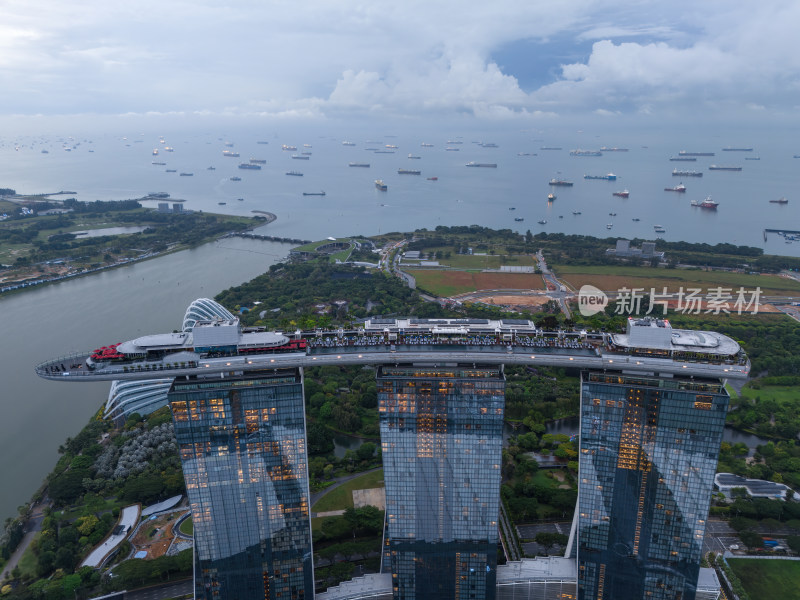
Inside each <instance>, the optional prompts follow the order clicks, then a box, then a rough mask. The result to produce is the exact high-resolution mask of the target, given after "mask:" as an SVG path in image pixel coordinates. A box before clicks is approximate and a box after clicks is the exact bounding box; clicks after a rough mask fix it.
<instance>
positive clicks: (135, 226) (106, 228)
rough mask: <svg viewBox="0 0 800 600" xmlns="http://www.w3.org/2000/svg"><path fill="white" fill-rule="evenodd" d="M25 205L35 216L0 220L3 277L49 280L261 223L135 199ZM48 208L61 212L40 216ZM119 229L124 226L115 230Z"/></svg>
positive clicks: (172, 248)
mask: <svg viewBox="0 0 800 600" xmlns="http://www.w3.org/2000/svg"><path fill="white" fill-rule="evenodd" d="M9 204H10V205H11V206H12V207H13V210H19V207H20V205H18V204H15V203H10V202H7V201H5V202H4V206H5V207H6V208H8V205H9ZM25 207H26V208H29V209H30V210H32V211H34V213H35V214H18V213H14V214H13V216H12V217H11V218H9V219H7V220H4V221H0V265H7V266H9V267H11V268H10V269H9V270H7V271H5V272H4V273H3V281H7V282H15V281H22V280H26V279H38V278H50V277H53V276H59V275H63V274H65V273H74V272H80V271H83V270H86V269H95V268H98V267H102V266H108V265H113V264H115V263H119V262H123V261H125V260H130V259H135V258H139V257H141V256H149V255H152V254H156V253H162V252H165V251H171V250H177V249H180V248H188V247H192V246H196V245H198V244H200V243H203V242H207V241H210V240H212V239H215V238H217V237H219V236H220V235H223V234H225V233H229V232H232V231H244V230H246V229H249V228H251V227H254V226H256V225H258V224H259V223H260V222H262V221H263V218H261V217H255V218H254V217H235V216H229V215H216V214H211V213H202V212H193V211H184V212H182V213H172V212H169V213H162V212H158V211H156V210H153V209H152V208H145V207H143V206H142V204H141V203H140V202H139V201H137V200H122V201H99V200H98V201H96V202H80V201H78V200H74V199H67V200H64V201H59V202H55V201H48V200H46V199H44V198H40V199H38V200H36V201H34V200H30V201H28V202H26V203H25ZM3 210H4V209H3V208H0V213H2V212H3ZM48 210H60V211H65V212H61V213H59V214H38V213H44V212H46V211H48ZM121 227H124V228H128V229H127V230H119V229H117V228H121ZM87 232H88V233H87Z"/></svg>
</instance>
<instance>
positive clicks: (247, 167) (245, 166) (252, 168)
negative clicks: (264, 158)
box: [239, 163, 261, 171]
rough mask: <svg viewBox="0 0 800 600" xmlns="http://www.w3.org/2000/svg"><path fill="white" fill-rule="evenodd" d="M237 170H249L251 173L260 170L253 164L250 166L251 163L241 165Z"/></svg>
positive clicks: (258, 166)
mask: <svg viewBox="0 0 800 600" xmlns="http://www.w3.org/2000/svg"><path fill="white" fill-rule="evenodd" d="M239 168H240V169H251V170H253V171H260V170H261V165H254V164H251V163H241V164H240V165H239Z"/></svg>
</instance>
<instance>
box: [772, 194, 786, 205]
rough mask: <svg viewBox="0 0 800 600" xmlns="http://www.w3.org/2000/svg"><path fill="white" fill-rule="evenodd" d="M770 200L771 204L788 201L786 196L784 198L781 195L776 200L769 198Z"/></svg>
mask: <svg viewBox="0 0 800 600" xmlns="http://www.w3.org/2000/svg"><path fill="white" fill-rule="evenodd" d="M770 202H772V203H773V204H788V203H789V201H788V200H787V199H786V198H784V197H783V196H781V197H780V198H778V199H777V200H770Z"/></svg>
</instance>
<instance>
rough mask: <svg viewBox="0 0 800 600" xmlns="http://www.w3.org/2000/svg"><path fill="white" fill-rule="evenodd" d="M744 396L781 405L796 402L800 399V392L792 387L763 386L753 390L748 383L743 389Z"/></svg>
mask: <svg viewBox="0 0 800 600" xmlns="http://www.w3.org/2000/svg"><path fill="white" fill-rule="evenodd" d="M741 395H742V396H744V397H745V398H750V399H751V400H755V399H756V398H761V400H775V401H777V402H778V403H780V404H784V403H786V402H796V401H797V400H798V398H800V390H798V389H797V388H796V387H795V386H792V385H762V386H761V387H760V388H758V389H755V388H751V387H750V384H749V383H748V384H747V385H745V386H744V387H743V388H742V394H741Z"/></svg>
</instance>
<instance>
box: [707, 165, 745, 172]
mask: <svg viewBox="0 0 800 600" xmlns="http://www.w3.org/2000/svg"><path fill="white" fill-rule="evenodd" d="M708 170H709V171H741V170H742V167H726V166H723V165H711V166H710V167H708Z"/></svg>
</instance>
